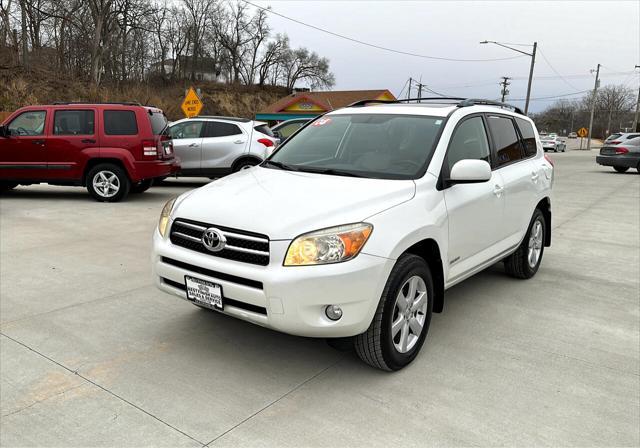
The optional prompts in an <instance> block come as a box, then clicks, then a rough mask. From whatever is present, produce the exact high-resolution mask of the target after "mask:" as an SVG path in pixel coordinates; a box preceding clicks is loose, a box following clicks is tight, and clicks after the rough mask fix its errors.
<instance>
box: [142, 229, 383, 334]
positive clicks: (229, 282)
mask: <svg viewBox="0 0 640 448" xmlns="http://www.w3.org/2000/svg"><path fill="white" fill-rule="evenodd" d="M269 245H270V253H271V261H270V264H269V265H267V266H258V265H252V264H248V263H242V262H236V261H231V260H226V259H223V258H219V257H215V256H211V255H208V254H201V253H198V252H194V251H191V250H189V249H185V248H182V247H179V246H175V245H173V244H171V242H170V241H169V240H168V239H164V238H162V237H161V236H160V234H159V233H158V231H157V230H155V231H154V237H153V255H152V266H153V275H154V279H155V282H156V286H157V287H158V288H159V289H161V290H162V291H164V292H167V293H169V294H173V295H175V296H178V297H180V298H182V299H184V300H187V296H186V292H185V290H184V282H185V280H184V277H185V275H190V276H193V277H197V278H201V279H203V280H208V281H211V282H214V283H218V284H220V285H221V286H222V292H223V297H224V301H225V308H224V311H223V313H224V314H228V315H231V316H234V317H237V318H240V319H243V320H246V321H249V322H252V323H255V324H258V325H261V326H264V327H268V328H272V329H274V330H277V331H281V332H284V333H289V334H293V335H298V336H308V337H347V336H354V335H356V334H360V333H362V332H364V331H365V330H366V329H367V328H368V327H369V324H370V323H371V320H372V319H373V315H374V313H375V310H376V308H377V305H378V302H379V300H380V296H381V295H382V291H383V289H384V285H385V283H386V280H387V278H388V276H389V273H390V272H391V269H392V267H393V264H394V260H391V259H387V258H382V257H376V256H373V255H368V254H363V253H361V254H359V255H358V256H357V257H356V258H354V259H353V260H349V261H347V262H344V263H336V264H328V265H322V266H295V267H284V266H282V260H283V259H284V255H285V251H286V250H287V248H288V246H289V241H271V242H270V243H269ZM327 305H339V306H340V307H341V308H342V311H343V315H342V318H341V319H340V320H338V321H332V320H330V319H328V318H327V317H326V315H325V312H324V310H325V307H326V306H327Z"/></svg>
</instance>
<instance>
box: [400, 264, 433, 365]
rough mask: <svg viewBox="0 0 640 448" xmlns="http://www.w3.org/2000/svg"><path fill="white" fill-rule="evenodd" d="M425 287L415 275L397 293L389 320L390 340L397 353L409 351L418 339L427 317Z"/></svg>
mask: <svg viewBox="0 0 640 448" xmlns="http://www.w3.org/2000/svg"><path fill="white" fill-rule="evenodd" d="M428 300H429V297H428V294H427V286H426V284H425V282H424V280H423V279H422V277H419V276H417V275H414V276H413V277H411V278H409V279H408V280H407V281H406V282H404V284H403V285H402V287H401V288H400V291H398V295H397V297H396V302H395V304H394V308H393V318H392V320H391V338H392V339H393V345H394V347H395V348H396V350H397V351H398V352H399V353H407V352H408V351H410V350H411V349H412V348H413V347H414V346H415V345H416V343H417V342H418V340H419V339H420V335H421V334H422V331H423V329H424V324H425V319H426V316H427V306H428V304H429V302H428Z"/></svg>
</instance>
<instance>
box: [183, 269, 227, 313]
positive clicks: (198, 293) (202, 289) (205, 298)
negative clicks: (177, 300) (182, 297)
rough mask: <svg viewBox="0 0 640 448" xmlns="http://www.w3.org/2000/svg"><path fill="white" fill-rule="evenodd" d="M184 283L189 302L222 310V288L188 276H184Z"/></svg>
mask: <svg viewBox="0 0 640 448" xmlns="http://www.w3.org/2000/svg"><path fill="white" fill-rule="evenodd" d="M184 282H185V285H186V287H187V298H188V299H189V300H193V301H194V302H197V303H199V304H202V305H205V306H208V307H212V308H216V309H219V310H222V309H223V304H222V286H220V285H218V284H217V283H212V282H208V281H206V280H201V279H199V278H194V277H189V276H188V275H185V276H184Z"/></svg>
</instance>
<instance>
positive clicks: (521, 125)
mask: <svg viewBox="0 0 640 448" xmlns="http://www.w3.org/2000/svg"><path fill="white" fill-rule="evenodd" d="M516 123H517V124H518V129H520V135H522V143H523V144H524V154H525V156H527V157H532V156H535V155H536V153H537V152H538V147H537V145H536V134H535V132H534V131H533V126H532V125H531V123H529V122H528V121H527V120H523V119H522V118H516Z"/></svg>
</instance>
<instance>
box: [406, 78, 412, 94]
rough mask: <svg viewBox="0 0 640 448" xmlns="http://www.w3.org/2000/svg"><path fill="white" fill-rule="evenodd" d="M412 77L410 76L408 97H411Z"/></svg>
mask: <svg viewBox="0 0 640 448" xmlns="http://www.w3.org/2000/svg"><path fill="white" fill-rule="evenodd" d="M411 81H412V79H411V77H409V89H407V99H409V98H411Z"/></svg>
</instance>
